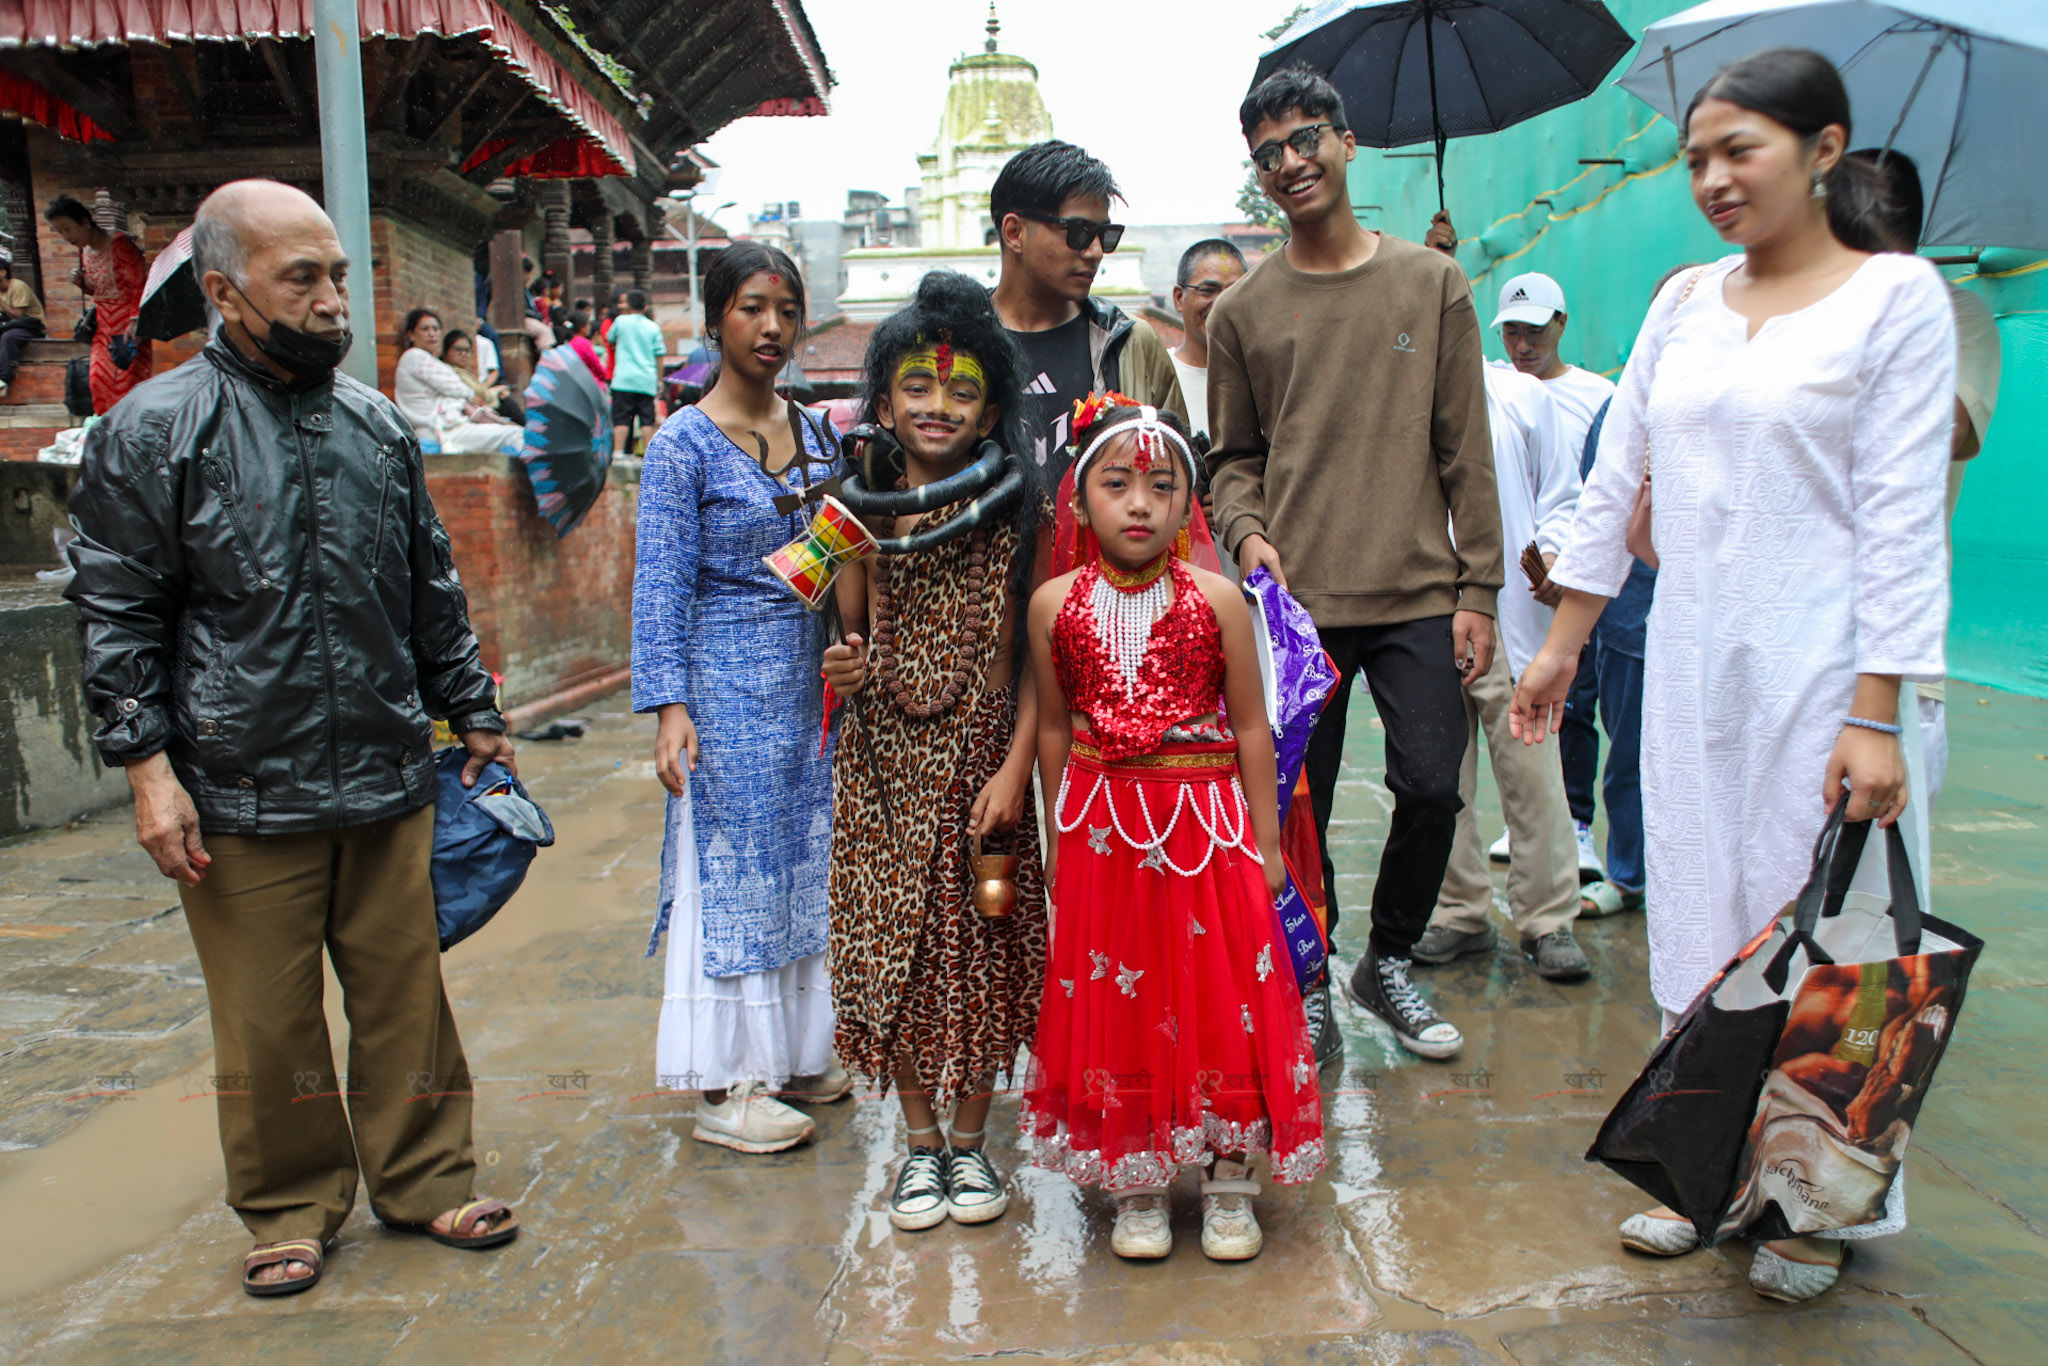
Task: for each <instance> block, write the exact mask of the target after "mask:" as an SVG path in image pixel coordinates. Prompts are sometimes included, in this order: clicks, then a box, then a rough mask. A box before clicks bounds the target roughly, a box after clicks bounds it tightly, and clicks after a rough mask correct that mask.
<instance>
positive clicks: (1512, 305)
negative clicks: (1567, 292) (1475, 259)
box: [1487, 270, 1567, 327]
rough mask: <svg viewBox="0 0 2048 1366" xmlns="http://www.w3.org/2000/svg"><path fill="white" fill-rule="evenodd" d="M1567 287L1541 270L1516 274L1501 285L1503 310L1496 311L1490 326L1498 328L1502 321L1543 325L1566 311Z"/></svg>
mask: <svg viewBox="0 0 2048 1366" xmlns="http://www.w3.org/2000/svg"><path fill="white" fill-rule="evenodd" d="M1566 311H1567V310H1566V308H1565V306H1564V290H1562V289H1560V288H1559V287H1558V283H1557V281H1555V280H1553V279H1551V278H1550V277H1549V276H1548V275H1545V274H1544V273H1543V272H1542V271H1540V270H1532V271H1530V272H1529V273H1528V274H1526V275H1517V276H1516V277H1515V278H1514V279H1512V280H1510V281H1508V282H1507V283H1506V284H1504V285H1502V286H1501V287H1500V312H1498V313H1496V314H1494V316H1493V321H1492V322H1490V323H1488V324H1487V326H1488V327H1499V326H1500V325H1501V324H1502V323H1527V324H1528V325H1529V326H1531V327H1541V326H1543V325H1544V324H1545V323H1547V322H1549V321H1550V320H1551V318H1553V317H1555V316H1556V315H1557V314H1559V313H1563V312H1566Z"/></svg>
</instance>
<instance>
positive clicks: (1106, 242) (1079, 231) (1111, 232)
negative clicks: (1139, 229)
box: [1013, 209, 1124, 251]
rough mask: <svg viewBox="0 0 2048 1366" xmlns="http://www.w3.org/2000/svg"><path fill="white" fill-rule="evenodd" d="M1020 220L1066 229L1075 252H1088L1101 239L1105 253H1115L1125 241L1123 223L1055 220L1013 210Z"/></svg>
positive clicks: (1042, 214) (1048, 215)
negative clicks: (1117, 246)
mask: <svg viewBox="0 0 2048 1366" xmlns="http://www.w3.org/2000/svg"><path fill="white" fill-rule="evenodd" d="M1013 212H1015V213H1016V215H1017V217H1019V218H1028V219H1030V220H1031V221H1032V222H1034V223H1044V224H1046V225H1048V226H1050V227H1055V228H1065V229H1066V231H1067V245H1068V246H1070V247H1072V248H1073V249H1074V250H1075V251H1086V250H1088V244H1089V243H1090V242H1092V241H1094V240H1095V239H1096V238H1098V237H1100V238H1101V239H1102V249H1103V250H1104V251H1115V250H1116V244H1117V243H1119V242H1121V241H1123V240H1124V225H1123V224H1121V223H1098V222H1096V221H1095V220H1094V219H1092V218H1055V217H1054V216H1053V215H1051V214H1049V213H1027V212H1025V211H1024V210H1023V209H1016V210H1013Z"/></svg>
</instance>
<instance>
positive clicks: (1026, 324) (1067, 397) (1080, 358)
mask: <svg viewBox="0 0 2048 1366" xmlns="http://www.w3.org/2000/svg"><path fill="white" fill-rule="evenodd" d="M1122 198H1123V195H1122V194H1121V193H1120V192H1119V191H1118V190H1117V187H1116V181H1115V179H1114V178H1113V177H1112V176H1111V175H1110V173H1109V167H1107V166H1105V165H1103V164H1102V163H1101V162H1100V161H1097V160H1096V159H1095V158H1094V157H1091V156H1089V155H1088V154H1087V153H1086V152H1084V151H1082V150H1081V149H1080V148H1079V147H1076V146H1074V145H1073V144H1072V143H1070V142H1060V141H1058V140H1057V139H1055V140H1052V141H1048V142H1040V143H1036V144H1034V145H1032V146H1030V147H1026V148H1025V149H1024V150H1023V151H1021V152H1019V153H1017V155H1016V156H1014V157H1011V158H1010V160H1009V161H1008V162H1007V163H1005V165H1004V166H1003V169H1002V172H1001V173H1000V174H999V175H997V176H996V183H995V185H994V186H993V187H992V188H991V189H990V190H989V196H988V201H989V217H990V218H991V219H993V220H994V221H995V229H996V244H997V245H998V246H999V247H1000V248H1001V249H1002V273H1001V275H1000V276H999V277H998V278H997V281H996V288H995V294H994V299H995V306H996V316H997V317H999V318H1001V319H1002V322H1003V326H1004V327H1007V328H1008V329H1009V330H1010V335H1011V336H1012V337H1014V338H1015V339H1016V341H1017V346H1018V349H1019V350H1021V351H1022V352H1023V353H1024V366H1025V370H1026V371H1027V374H1026V376H1025V381H1026V383H1025V402H1026V404H1027V405H1028V411H1027V412H1026V414H1025V420H1026V425H1027V427H1028V429H1029V430H1030V432H1031V435H1032V439H1033V443H1034V445H1035V447H1036V449H1035V450H1034V452H1033V454H1034V455H1035V457H1036V459H1037V461H1038V464H1039V465H1040V467H1041V468H1042V469H1043V471H1044V477H1045V482H1046V487H1048V488H1057V487H1058V486H1059V481H1060V476H1062V475H1063V474H1065V473H1066V470H1067V454H1066V447H1067V445H1068V443H1069V440H1070V434H1069V431H1068V426H1069V424H1070V423H1071V422H1072V421H1073V414H1074V403H1075V401H1076V400H1077V399H1082V398H1086V397H1087V396H1088V395H1089V394H1090V393H1091V392H1094V391H1096V390H1100V389H1116V390H1119V391H1121V392H1122V393H1125V394H1128V395H1129V396H1130V397H1132V398H1134V399H1136V400H1137V401H1138V402H1140V403H1149V404H1151V405H1152V406H1154V407H1156V408H1165V409H1168V410H1170V411H1172V412H1174V413H1177V414H1179V415H1180V416H1181V417H1183V418H1185V417H1186V416H1187V415H1188V411H1187V402H1186V400H1185V399H1183V398H1182V396H1181V390H1180V381H1179V380H1178V379H1177V378H1176V377H1175V375H1174V370H1173V358H1172V357H1171V356H1169V355H1168V354H1167V352H1166V343H1165V342H1162V341H1161V340H1159V334H1158V333H1157V332H1154V331H1153V330H1152V329H1151V328H1150V327H1149V326H1144V327H1141V326H1139V325H1138V323H1137V322H1136V321H1135V320H1134V319H1132V318H1131V317H1129V316H1128V315H1127V314H1125V312H1124V311H1123V310H1122V309H1120V308H1118V307H1116V306H1115V305H1114V304H1106V303H1103V302H1102V301H1101V300H1099V299H1096V298H1093V297H1092V296H1090V294H1089V292H1088V291H1089V288H1090V287H1091V286H1092V285H1093V284H1094V283H1095V274H1096V271H1097V270H1099V269H1100V268H1101V265H1102V257H1103V255H1104V253H1106V252H1112V251H1115V250H1116V248H1117V244H1118V242H1120V241H1121V240H1122V238H1123V235H1124V229H1123V225H1122V224H1121V223H1112V222H1110V221H1109V201H1110V200H1111V199H1122Z"/></svg>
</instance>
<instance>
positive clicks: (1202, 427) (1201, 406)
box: [1167, 348, 1222, 546]
mask: <svg viewBox="0 0 2048 1366" xmlns="http://www.w3.org/2000/svg"><path fill="white" fill-rule="evenodd" d="M1167 354H1168V355H1169V356H1172V357H1173V368H1174V372H1175V373H1176V374H1178V375H1179V376H1180V396H1181V397H1182V398H1184V399H1186V400H1187V401H1188V426H1190V427H1192V428H1193V429H1194V431H1195V433H1196V434H1197V435H1200V434H1201V433H1203V432H1206V431H1208V430H1209V370H1208V367H1207V366H1202V365H1189V364H1188V363H1187V362H1186V361H1184V360H1182V359H1181V358H1180V351H1179V349H1178V348H1175V349H1174V350H1172V351H1169V352H1167ZM1221 544H1222V543H1221V542H1220V541H1219V542H1218V545H1219V546H1220V545H1221Z"/></svg>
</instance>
